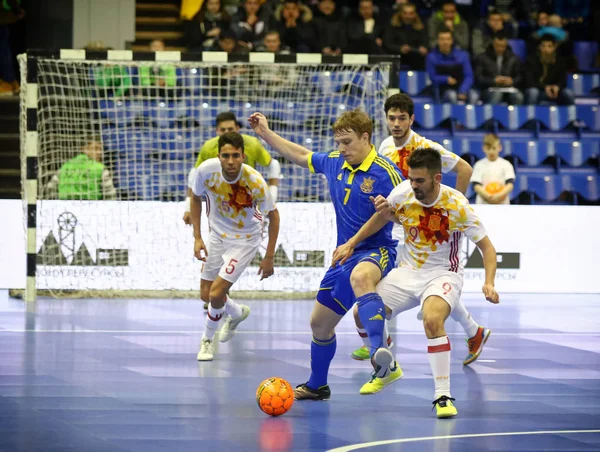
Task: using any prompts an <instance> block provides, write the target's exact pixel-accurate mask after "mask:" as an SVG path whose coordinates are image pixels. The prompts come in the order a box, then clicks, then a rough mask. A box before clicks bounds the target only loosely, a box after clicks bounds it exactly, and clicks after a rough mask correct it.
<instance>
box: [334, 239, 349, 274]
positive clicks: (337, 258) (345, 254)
mask: <svg viewBox="0 0 600 452" xmlns="http://www.w3.org/2000/svg"><path fill="white" fill-rule="evenodd" d="M353 254H354V246H353V245H351V244H350V243H349V242H346V243H344V244H343V245H340V246H338V247H337V248H336V249H335V251H334V252H333V258H332V259H331V268H335V266H336V265H337V263H338V262H339V263H340V265H344V264H345V263H346V261H347V260H348V259H350V256H352V255H353Z"/></svg>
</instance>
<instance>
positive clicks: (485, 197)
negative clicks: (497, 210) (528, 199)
mask: <svg viewBox="0 0 600 452" xmlns="http://www.w3.org/2000/svg"><path fill="white" fill-rule="evenodd" d="M501 150H502V145H501V143H500V138H498V136H497V135H495V134H493V133H490V134H488V135H486V136H485V137H484V138H483V152H484V153H485V158H484V159H481V160H479V161H477V162H476V163H475V166H474V167H473V175H472V176H471V183H472V184H473V190H474V191H475V193H477V198H476V201H475V202H476V203H477V204H510V193H511V192H512V191H513V188H514V182H515V178H516V176H515V169H514V168H513V166H512V165H511V163H510V162H509V161H508V160H505V159H503V158H502V157H500V151H501Z"/></svg>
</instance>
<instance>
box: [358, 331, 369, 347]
mask: <svg viewBox="0 0 600 452" xmlns="http://www.w3.org/2000/svg"><path fill="white" fill-rule="evenodd" d="M356 332H357V333H358V335H359V336H360V338H361V339H362V341H363V344H364V346H365V347H367V348H371V341H369V336H367V330H365V329H364V328H359V327H356Z"/></svg>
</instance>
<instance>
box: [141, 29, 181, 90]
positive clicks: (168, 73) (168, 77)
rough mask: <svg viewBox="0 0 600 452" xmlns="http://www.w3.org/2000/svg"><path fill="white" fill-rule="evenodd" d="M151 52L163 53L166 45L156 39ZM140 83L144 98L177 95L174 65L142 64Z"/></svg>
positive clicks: (152, 43) (151, 46)
mask: <svg viewBox="0 0 600 452" xmlns="http://www.w3.org/2000/svg"><path fill="white" fill-rule="evenodd" d="M149 47H150V51H152V52H162V51H164V50H165V43H164V42H163V41H161V40H160V39H155V40H154V41H152V42H151V43H150V46H149ZM139 83H140V88H141V92H142V95H143V96H146V97H155V98H166V97H172V96H174V95H176V94H177V92H176V91H175V88H176V87H177V74H176V69H175V66H174V65H173V64H168V63H166V64H160V65H157V64H152V65H150V64H142V65H141V66H140V68H139Z"/></svg>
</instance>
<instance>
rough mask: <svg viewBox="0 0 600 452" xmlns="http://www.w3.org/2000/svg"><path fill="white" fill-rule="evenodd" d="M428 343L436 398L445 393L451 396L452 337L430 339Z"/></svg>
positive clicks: (428, 354)
mask: <svg viewBox="0 0 600 452" xmlns="http://www.w3.org/2000/svg"><path fill="white" fill-rule="evenodd" d="M427 345H428V347H427V357H428V358H429V365H430V366H431V373H432V374H433V382H434V384H435V397H434V400H437V399H438V398H440V397H441V396H443V395H445V396H447V397H450V339H448V336H442V337H436V338H435V339H428V340H427Z"/></svg>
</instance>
